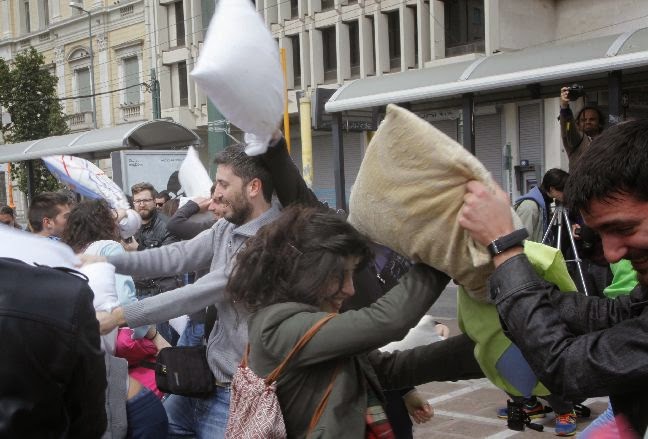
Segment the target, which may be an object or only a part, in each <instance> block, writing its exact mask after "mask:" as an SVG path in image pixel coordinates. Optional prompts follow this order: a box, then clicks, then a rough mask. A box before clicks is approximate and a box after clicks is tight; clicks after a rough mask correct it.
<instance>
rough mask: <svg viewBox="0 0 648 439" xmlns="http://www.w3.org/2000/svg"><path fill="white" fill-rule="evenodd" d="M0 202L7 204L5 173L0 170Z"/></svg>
mask: <svg viewBox="0 0 648 439" xmlns="http://www.w3.org/2000/svg"><path fill="white" fill-rule="evenodd" d="M0 203H2V204H7V174H6V173H5V172H4V171H0Z"/></svg>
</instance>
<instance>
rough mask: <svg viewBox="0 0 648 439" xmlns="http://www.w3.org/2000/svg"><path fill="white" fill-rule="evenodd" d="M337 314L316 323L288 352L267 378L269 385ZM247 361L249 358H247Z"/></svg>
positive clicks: (329, 315) (328, 315) (331, 314)
mask: <svg viewBox="0 0 648 439" xmlns="http://www.w3.org/2000/svg"><path fill="white" fill-rule="evenodd" d="M336 315H337V313H329V314H327V315H326V317H324V318H322V319H320V320H319V321H318V322H317V323H315V324H314V325H313V326H312V327H311V328H310V329H309V330H308V331H306V333H305V334H304V335H302V337H301V338H300V339H299V341H297V343H295V346H293V348H292V349H291V350H290V352H288V355H286V358H284V360H283V361H282V362H281V363H280V364H279V366H277V367H276V369H275V370H273V371H272V372H270V374H269V375H268V376H267V377H266V379H265V382H266V384H267V385H270V384H272V383H273V382H275V381H276V380H277V378H279V375H281V372H283V370H284V368H285V367H286V364H288V362H289V361H290V360H291V359H292V357H294V356H295V354H296V353H297V352H299V351H301V349H302V348H303V347H304V346H305V345H306V343H308V342H309V341H310V339H311V338H313V336H314V335H315V334H316V333H317V331H319V330H320V328H321V327H322V326H324V325H325V324H326V323H327V322H328V321H329V320H331V319H332V318H333V317H335V316H336ZM249 350H250V346H249V345H248V351H249ZM246 360H247V358H246Z"/></svg>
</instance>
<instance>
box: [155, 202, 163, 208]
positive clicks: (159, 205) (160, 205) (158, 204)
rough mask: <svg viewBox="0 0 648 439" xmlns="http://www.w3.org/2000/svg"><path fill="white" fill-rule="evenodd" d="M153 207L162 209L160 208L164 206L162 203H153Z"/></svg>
mask: <svg viewBox="0 0 648 439" xmlns="http://www.w3.org/2000/svg"><path fill="white" fill-rule="evenodd" d="M155 205H156V206H157V207H162V206H164V203H155Z"/></svg>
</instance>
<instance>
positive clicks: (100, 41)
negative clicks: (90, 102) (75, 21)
mask: <svg viewBox="0 0 648 439" xmlns="http://www.w3.org/2000/svg"><path fill="white" fill-rule="evenodd" d="M94 56H95V57H96V58H97V62H96V63H95V66H96V67H99V68H98V69H97V70H96V71H95V81H96V83H95V93H97V94H98V96H97V97H96V99H97V110H98V109H99V108H101V121H100V120H99V119H97V125H98V126H99V127H102V126H103V127H109V126H111V125H112V119H113V115H112V108H111V100H112V99H111V97H110V95H108V94H102V93H105V92H108V91H110V83H111V79H110V59H109V52H108V35H107V34H106V33H101V34H99V35H97V44H96V48H95V52H94Z"/></svg>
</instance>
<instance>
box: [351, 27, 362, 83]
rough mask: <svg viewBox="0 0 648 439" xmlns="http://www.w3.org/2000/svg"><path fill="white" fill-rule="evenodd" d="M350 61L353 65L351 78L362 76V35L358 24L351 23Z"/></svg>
mask: <svg viewBox="0 0 648 439" xmlns="http://www.w3.org/2000/svg"><path fill="white" fill-rule="evenodd" d="M349 61H350V64H351V77H357V76H359V75H360V34H359V28H358V22H357V21H352V22H350V23H349Z"/></svg>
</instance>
